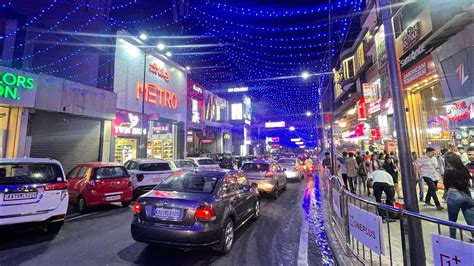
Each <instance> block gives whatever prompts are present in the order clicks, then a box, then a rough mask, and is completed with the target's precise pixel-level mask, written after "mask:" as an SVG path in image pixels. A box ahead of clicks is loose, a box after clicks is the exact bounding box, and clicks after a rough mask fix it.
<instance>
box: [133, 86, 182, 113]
mask: <svg viewBox="0 0 474 266" xmlns="http://www.w3.org/2000/svg"><path fill="white" fill-rule="evenodd" d="M141 94H143V95H144V97H145V102H147V103H151V104H156V105H161V106H163V107H166V108H169V109H173V110H175V109H176V108H177V107H178V96H177V95H176V93H173V92H171V91H169V90H166V89H163V88H160V87H158V86H156V85H153V84H151V83H146V85H145V88H143V86H142V85H141V84H140V81H137V89H136V99H137V100H139V99H140V95H141Z"/></svg>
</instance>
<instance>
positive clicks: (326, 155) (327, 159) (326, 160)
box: [323, 152, 334, 175]
mask: <svg viewBox="0 0 474 266" xmlns="http://www.w3.org/2000/svg"><path fill="white" fill-rule="evenodd" d="M323 166H324V168H326V169H329V171H330V172H331V175H333V174H334V173H333V171H332V165H331V156H330V153H329V152H325V153H324V160H323Z"/></svg>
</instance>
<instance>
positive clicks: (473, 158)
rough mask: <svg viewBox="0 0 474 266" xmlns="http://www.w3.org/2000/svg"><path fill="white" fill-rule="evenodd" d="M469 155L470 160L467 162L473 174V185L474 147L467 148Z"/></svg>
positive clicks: (473, 175) (473, 178) (473, 180)
mask: <svg viewBox="0 0 474 266" xmlns="http://www.w3.org/2000/svg"><path fill="white" fill-rule="evenodd" d="M467 156H468V159H469V162H468V163H467V164H466V167H467V170H469V173H470V174H471V187H472V186H474V147H469V148H468V149H467Z"/></svg>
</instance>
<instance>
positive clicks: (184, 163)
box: [175, 161, 194, 167]
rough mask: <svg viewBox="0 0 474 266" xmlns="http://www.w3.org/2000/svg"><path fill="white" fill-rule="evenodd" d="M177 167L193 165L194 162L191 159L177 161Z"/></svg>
mask: <svg viewBox="0 0 474 266" xmlns="http://www.w3.org/2000/svg"><path fill="white" fill-rule="evenodd" d="M175 163H176V166H177V167H193V166H194V164H193V162H191V161H176V162H175Z"/></svg>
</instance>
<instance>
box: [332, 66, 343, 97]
mask: <svg viewBox="0 0 474 266" xmlns="http://www.w3.org/2000/svg"><path fill="white" fill-rule="evenodd" d="M332 73H333V81H334V93H335V97H336V98H337V97H338V96H339V95H341V94H342V86H341V82H342V75H341V72H339V71H338V70H336V69H335V68H333V69H332Z"/></svg>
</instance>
